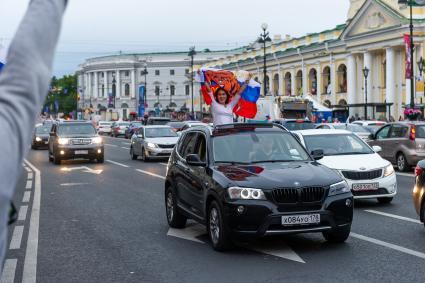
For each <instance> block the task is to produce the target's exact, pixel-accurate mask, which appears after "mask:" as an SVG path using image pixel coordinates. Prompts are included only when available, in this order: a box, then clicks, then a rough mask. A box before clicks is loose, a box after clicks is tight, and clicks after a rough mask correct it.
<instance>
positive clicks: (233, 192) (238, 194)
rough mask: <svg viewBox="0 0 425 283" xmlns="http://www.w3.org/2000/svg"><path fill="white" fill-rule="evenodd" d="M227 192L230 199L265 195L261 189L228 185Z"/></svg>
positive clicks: (258, 198)
mask: <svg viewBox="0 0 425 283" xmlns="http://www.w3.org/2000/svg"><path fill="white" fill-rule="evenodd" d="M228 192H229V197H230V198H231V199H256V200H260V199H262V200H265V199H266V196H265V195H264V192H263V191H262V190H261V189H252V188H240V187H230V188H229V189H228Z"/></svg>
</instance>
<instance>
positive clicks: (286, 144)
mask: <svg viewBox="0 0 425 283" xmlns="http://www.w3.org/2000/svg"><path fill="white" fill-rule="evenodd" d="M213 153H214V160H215V162H225V163H247V164H248V163H259V162H278V161H284V162H290V161H306V160H310V157H309V155H308V154H307V152H306V151H305V150H304V148H303V147H302V146H301V145H300V144H299V143H298V142H297V140H296V139H295V138H294V137H293V136H292V135H291V134H289V133H286V132H283V133H282V132H254V131H250V132H241V133H237V134H232V135H225V136H216V137H214V138H213Z"/></svg>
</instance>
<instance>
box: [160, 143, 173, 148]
mask: <svg viewBox="0 0 425 283" xmlns="http://www.w3.org/2000/svg"><path fill="white" fill-rule="evenodd" d="M174 146H175V144H158V147H159V148H174Z"/></svg>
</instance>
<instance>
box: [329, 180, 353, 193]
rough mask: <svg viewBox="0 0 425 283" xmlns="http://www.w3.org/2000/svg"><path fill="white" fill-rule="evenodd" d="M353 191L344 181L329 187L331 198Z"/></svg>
mask: <svg viewBox="0 0 425 283" xmlns="http://www.w3.org/2000/svg"><path fill="white" fill-rule="evenodd" d="M350 191H351V190H350V188H349V187H348V184H347V182H346V181H342V182H339V183H336V184H333V185H330V187H329V196H335V195H339V194H345V193H349V192H350Z"/></svg>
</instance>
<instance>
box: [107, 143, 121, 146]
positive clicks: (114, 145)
mask: <svg viewBox="0 0 425 283" xmlns="http://www.w3.org/2000/svg"><path fill="white" fill-rule="evenodd" d="M104 145H107V146H112V147H118V145H115V144H109V143H105V144H104Z"/></svg>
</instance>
